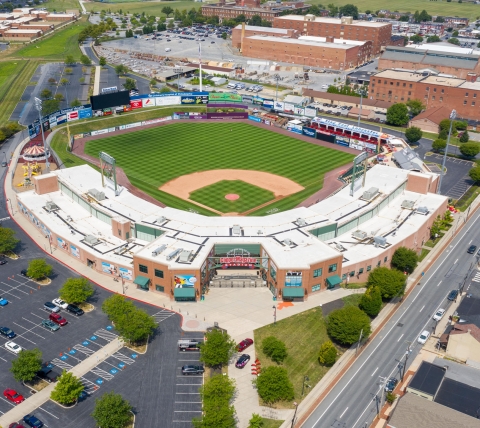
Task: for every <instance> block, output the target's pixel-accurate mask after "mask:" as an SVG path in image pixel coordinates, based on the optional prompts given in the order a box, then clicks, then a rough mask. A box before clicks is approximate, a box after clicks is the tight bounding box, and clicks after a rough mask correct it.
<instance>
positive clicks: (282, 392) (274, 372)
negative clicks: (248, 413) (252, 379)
mask: <svg viewBox="0 0 480 428" xmlns="http://www.w3.org/2000/svg"><path fill="white" fill-rule="evenodd" d="M256 383H257V391H258V395H259V396H260V398H261V399H262V400H263V401H264V402H265V403H268V404H273V403H275V402H277V401H290V400H293V397H294V393H293V385H292V383H291V382H290V380H289V379H288V374H287V370H285V369H284V368H283V367H277V366H270V367H267V368H266V369H264V370H262V374H261V376H258V377H257V379H256Z"/></svg>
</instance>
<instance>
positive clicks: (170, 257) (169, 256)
mask: <svg viewBox="0 0 480 428" xmlns="http://www.w3.org/2000/svg"><path fill="white" fill-rule="evenodd" d="M181 251H183V248H178V249H177V250H175V251H172V252H171V253H170V254H169V255H168V256H167V260H172V259H173V258H174V257H175V256H176V255H177V254H179V253H180V252H181Z"/></svg>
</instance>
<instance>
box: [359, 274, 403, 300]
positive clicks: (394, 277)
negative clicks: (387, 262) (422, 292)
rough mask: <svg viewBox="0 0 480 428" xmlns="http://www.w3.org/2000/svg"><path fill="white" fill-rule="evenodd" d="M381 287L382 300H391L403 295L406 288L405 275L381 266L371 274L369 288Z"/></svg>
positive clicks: (368, 282) (368, 281)
mask: <svg viewBox="0 0 480 428" xmlns="http://www.w3.org/2000/svg"><path fill="white" fill-rule="evenodd" d="M375 286H377V287H379V288H380V291H381V292H382V299H391V298H392V297H394V296H396V295H400V294H402V293H403V290H404V288H405V275H404V274H403V273H402V272H400V271H398V270H396V269H388V268H387V267H384V266H379V267H377V268H375V269H374V270H372V271H371V272H370V275H368V280H367V287H375Z"/></svg>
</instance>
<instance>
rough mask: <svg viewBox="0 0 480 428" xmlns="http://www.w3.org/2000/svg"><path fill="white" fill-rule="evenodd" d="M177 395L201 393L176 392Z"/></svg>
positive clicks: (196, 393) (197, 393)
mask: <svg viewBox="0 0 480 428" xmlns="http://www.w3.org/2000/svg"><path fill="white" fill-rule="evenodd" d="M175 394H177V395H200V393H199V392H176V393H175Z"/></svg>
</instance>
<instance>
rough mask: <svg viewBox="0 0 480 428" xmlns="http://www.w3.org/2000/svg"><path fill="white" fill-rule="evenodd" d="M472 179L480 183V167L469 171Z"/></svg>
mask: <svg viewBox="0 0 480 428" xmlns="http://www.w3.org/2000/svg"><path fill="white" fill-rule="evenodd" d="M468 175H469V176H470V178H471V179H472V180H473V181H475V182H476V183H478V182H479V181H480V166H475V167H473V168H471V169H470V171H468Z"/></svg>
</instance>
